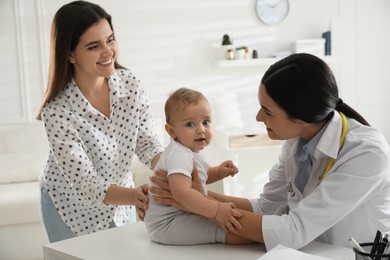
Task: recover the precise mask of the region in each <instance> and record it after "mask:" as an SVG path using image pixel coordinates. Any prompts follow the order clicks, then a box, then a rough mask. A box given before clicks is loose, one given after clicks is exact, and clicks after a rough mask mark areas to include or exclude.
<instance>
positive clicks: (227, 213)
mask: <svg viewBox="0 0 390 260" xmlns="http://www.w3.org/2000/svg"><path fill="white" fill-rule="evenodd" d="M235 207H236V206H235V205H234V204H233V203H230V202H229V203H223V202H218V210H217V214H216V216H215V217H214V219H215V221H216V222H217V225H218V226H220V227H222V228H223V230H224V231H225V232H226V233H229V232H233V233H237V230H240V229H241V228H242V226H241V224H240V222H238V220H237V219H236V217H237V218H239V217H241V216H242V214H241V212H239V211H237V210H236V209H234V208H235Z"/></svg>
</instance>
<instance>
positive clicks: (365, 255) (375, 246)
mask: <svg viewBox="0 0 390 260" xmlns="http://www.w3.org/2000/svg"><path fill="white" fill-rule="evenodd" d="M388 236H389V235H388V234H385V235H382V233H381V232H380V231H379V230H378V231H377V232H376V235H375V239H374V241H373V242H370V243H361V244H359V243H357V242H356V240H355V239H354V238H353V237H351V238H350V239H349V243H350V244H351V245H352V248H353V251H354V252H355V259H356V260H385V259H388V260H390V241H389V238H388Z"/></svg>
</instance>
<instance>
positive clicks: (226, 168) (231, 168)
mask: <svg viewBox="0 0 390 260" xmlns="http://www.w3.org/2000/svg"><path fill="white" fill-rule="evenodd" d="M237 172H238V168H237V167H236V166H235V165H234V164H233V162H232V161H231V160H228V161H224V162H223V163H221V164H220V165H219V166H218V168H217V174H218V175H219V176H220V177H222V178H225V177H228V176H232V177H233V176H234V175H236V173H237Z"/></svg>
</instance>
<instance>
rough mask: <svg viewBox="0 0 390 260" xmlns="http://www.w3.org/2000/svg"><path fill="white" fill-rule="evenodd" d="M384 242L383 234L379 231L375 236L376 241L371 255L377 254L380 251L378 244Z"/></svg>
mask: <svg viewBox="0 0 390 260" xmlns="http://www.w3.org/2000/svg"><path fill="white" fill-rule="evenodd" d="M381 240H382V233H381V232H380V231H379V230H378V231H377V232H376V235H375V240H374V243H373V244H372V247H371V252H370V253H371V254H372V255H373V254H375V252H376V251H377V250H378V244H379V242H380V241H381Z"/></svg>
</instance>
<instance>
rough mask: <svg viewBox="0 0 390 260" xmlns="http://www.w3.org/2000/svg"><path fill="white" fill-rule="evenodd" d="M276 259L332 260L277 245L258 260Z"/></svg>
mask: <svg viewBox="0 0 390 260" xmlns="http://www.w3.org/2000/svg"><path fill="white" fill-rule="evenodd" d="M274 259H289V260H298V259H299V260H331V259H330V258H326V257H322V256H315V255H311V254H306V253H303V252H300V251H298V250H295V249H292V248H288V247H285V246H283V245H280V244H279V245H277V246H276V247H275V248H273V249H272V250H271V251H269V252H267V253H266V254H265V255H263V256H262V257H260V258H259V259H258V260H274Z"/></svg>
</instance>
